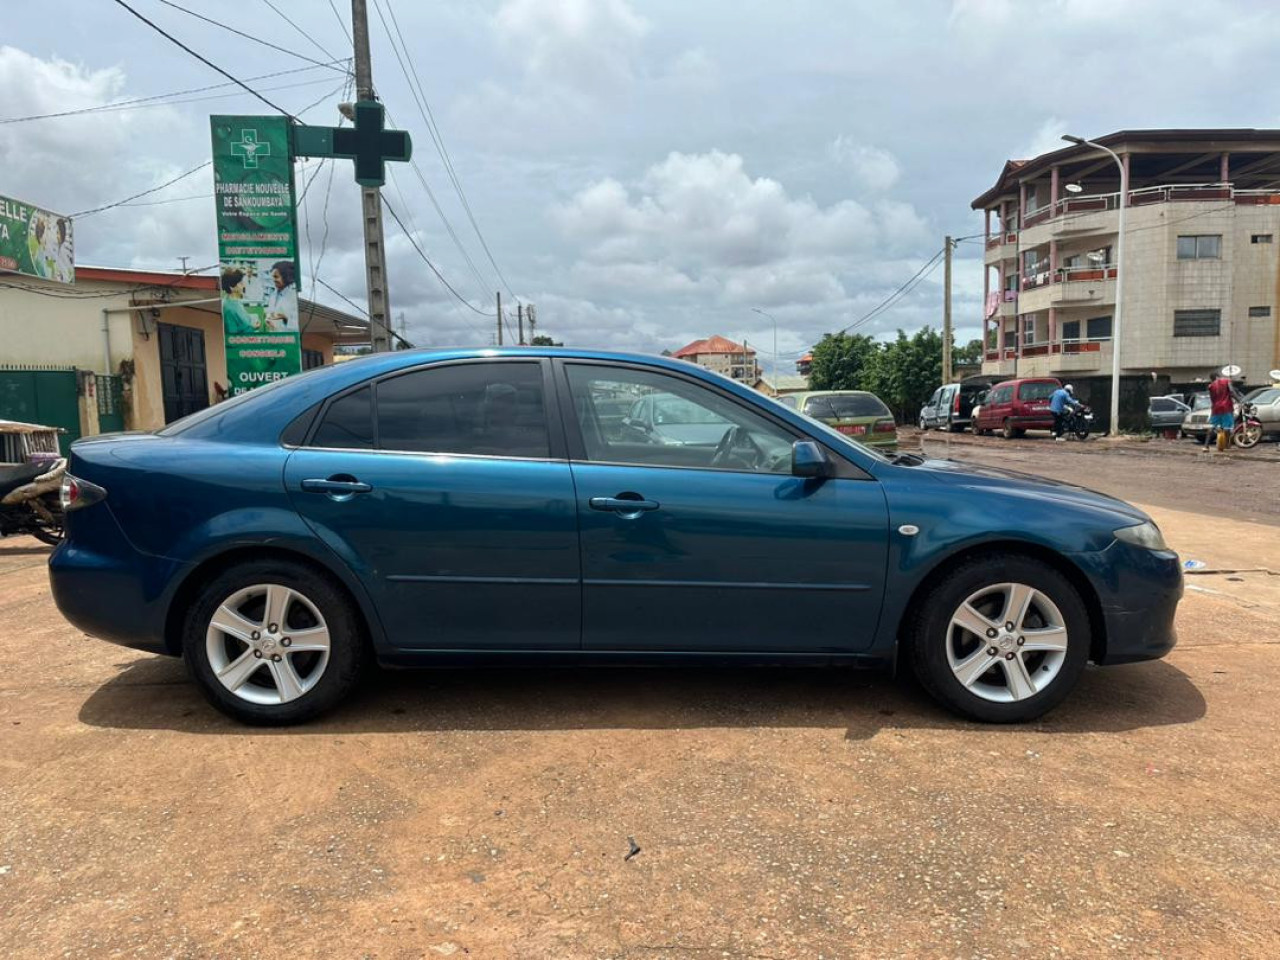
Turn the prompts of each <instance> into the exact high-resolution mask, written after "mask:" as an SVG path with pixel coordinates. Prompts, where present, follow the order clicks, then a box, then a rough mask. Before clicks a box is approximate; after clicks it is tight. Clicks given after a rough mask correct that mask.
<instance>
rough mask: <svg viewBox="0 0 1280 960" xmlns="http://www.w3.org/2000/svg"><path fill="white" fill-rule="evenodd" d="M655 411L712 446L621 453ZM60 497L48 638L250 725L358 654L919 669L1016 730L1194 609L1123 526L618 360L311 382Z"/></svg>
mask: <svg viewBox="0 0 1280 960" xmlns="http://www.w3.org/2000/svg"><path fill="white" fill-rule="evenodd" d="M646 399H649V400H651V401H652V402H653V403H654V404H666V405H668V406H670V407H678V408H679V409H681V410H683V411H685V412H686V413H687V414H689V413H691V415H692V416H693V419H695V420H696V421H697V422H699V423H703V424H714V425H715V426H716V431H717V434H718V436H717V437H716V438H714V441H715V442H714V443H697V444H689V443H671V442H669V438H664V437H663V436H662V435H661V433H660V432H658V431H653V432H645V431H636V430H632V429H629V428H628V427H627V425H626V424H624V423H623V419H625V418H619V416H618V415H617V411H618V409H619V407H620V406H621V407H623V408H624V409H627V408H629V407H630V406H631V405H634V404H635V402H636V401H638V400H646ZM63 502H64V506H65V508H66V511H67V515H66V539H65V541H64V542H63V543H62V545H61V546H59V547H58V549H57V551H56V552H55V553H54V554H53V557H52V558H51V560H50V563H49V567H50V577H51V580H52V584H53V595H54V597H55V599H56V601H57V604H58V607H59V608H60V609H61V611H62V613H63V614H64V615H65V616H66V617H67V618H68V619H69V620H70V621H71V622H72V623H74V624H75V625H77V626H78V627H80V628H81V629H83V630H84V631H85V632H86V633H89V634H92V635H93V636H96V637H100V638H102V639H104V640H108V641H111V642H114V643H119V644H124V645H126V646H130V647H136V648H139V649H142V650H148V651H153V652H156V653H161V654H169V655H173V656H181V657H183V658H184V659H185V661H186V662H187V664H188V667H189V671H190V674H191V676H192V678H193V680H194V681H195V683H196V684H197V685H198V686H199V687H200V689H201V690H202V691H203V693H204V694H205V696H206V697H207V698H208V699H209V701H210V702H211V703H212V704H213V705H214V706H215V707H217V708H218V709H220V710H222V711H224V712H226V713H227V714H230V715H231V716H233V717H236V718H239V719H240V720H243V721H246V722H249V723H261V724H283V723H294V722H299V721H303V720H306V719H308V718H311V717H313V716H316V715H317V714H319V713H321V712H322V711H325V710H327V709H329V708H331V707H333V706H334V705H335V704H336V703H338V702H339V701H340V700H341V699H342V698H343V697H344V696H345V695H346V694H348V693H349V692H350V691H351V689H352V687H353V686H354V685H355V683H356V682H357V680H358V678H359V676H360V674H361V672H362V670H363V668H364V667H366V666H367V665H368V664H369V663H370V662H371V661H374V660H376V661H378V662H380V663H383V664H388V665H395V666H429V665H433V664H443V663H454V664H460V663H478V662H495V661H502V662H513V661H521V660H523V661H529V660H538V661H541V662H544V663H545V662H594V663H602V662H603V663H619V662H628V663H635V662H655V661H665V662H668V663H670V662H694V661H720V662H744V661H752V662H766V663H783V662H785V663H801V662H808V663H844V664H850V665H856V666H866V667H879V668H887V669H893V668H894V667H895V665H896V664H898V663H899V662H907V663H910V664H911V666H912V667H913V668H914V670H915V671H916V673H917V674H918V675H919V677H920V679H921V681H922V682H923V684H924V686H925V687H926V688H927V689H928V690H929V691H930V692H931V693H932V694H933V695H934V696H935V697H936V698H937V699H938V700H939V701H941V702H942V703H943V704H945V705H946V706H948V707H949V708H951V709H952V710H955V711H957V712H959V713H960V714H962V715H964V716H967V717H971V718H975V719H978V720H984V721H993V722H1010V721H1021V720H1028V719H1031V718H1034V717H1037V716H1040V715H1041V714H1043V713H1044V712H1045V711H1046V710H1049V709H1050V708H1052V707H1053V706H1055V705H1056V704H1058V703H1060V702H1061V701H1062V700H1063V698H1064V697H1066V696H1067V694H1068V693H1069V692H1070V690H1071V688H1072V687H1073V686H1074V685H1075V683H1076V681H1077V680H1079V678H1080V675H1081V672H1082V671H1083V670H1084V667H1085V664H1086V662H1087V661H1094V662H1096V663H1103V664H1111V663H1128V662H1132V661H1136V660H1146V659H1152V658H1156V657H1161V656H1163V655H1164V654H1166V653H1167V652H1168V651H1169V650H1170V649H1171V648H1172V646H1173V644H1174V628H1173V621H1174V612H1175V609H1176V607H1177V603H1178V600H1179V598H1180V597H1181V595H1182V574H1181V568H1180V565H1179V563H1178V558H1177V555H1176V554H1174V553H1173V552H1172V551H1170V550H1169V549H1168V548H1167V547H1166V545H1165V543H1164V541H1163V539H1162V537H1161V534H1160V531H1159V530H1158V529H1157V528H1156V526H1155V524H1153V523H1152V522H1151V519H1150V518H1149V517H1147V516H1146V515H1145V514H1144V513H1142V512H1141V511H1140V510H1138V509H1136V508H1134V507H1132V506H1130V505H1129V504H1126V503H1123V502H1122V501H1119V500H1115V499H1112V498H1110V497H1106V496H1103V495H1101V494H1097V493H1092V492H1090V491H1087V490H1083V489H1080V488H1078V487H1073V486H1069V485H1066V484H1061V483H1054V482H1052V481H1048V480H1043V479H1039V478H1034V477H1029V476H1024V475H1019V474H1015V473H1010V472H1006V471H1001V470H992V469H985V468H979V467H976V466H970V465H966V464H963V463H959V462H955V461H950V460H927V459H924V458H923V457H920V456H917V455H914V454H906V453H900V454H896V455H894V456H885V455H882V454H880V453H878V452H875V451H873V450H871V449H869V448H867V447H865V446H862V445H861V444H859V443H857V442H856V441H855V440H852V439H851V438H849V437H846V436H844V435H842V434H840V433H837V432H836V431H834V430H831V429H830V428H828V427H826V426H824V425H823V424H821V423H818V422H816V421H814V420H812V419H810V418H808V417H804V416H801V415H800V414H798V413H796V412H794V411H792V410H789V409H787V408H786V407H784V406H782V405H781V404H778V403H775V402H774V401H772V400H769V399H767V398H765V397H763V396H761V395H760V394H758V393H756V392H755V391H753V390H750V389H748V388H746V387H744V386H742V385H741V384H738V383H735V382H733V381H730V380H727V379H725V378H724V377H721V376H719V375H717V374H714V373H711V372H708V371H706V370H703V369H701V368H699V367H696V366H691V365H690V364H688V363H684V362H681V361H676V360H666V359H662V358H658V357H648V356H633V355H627V354H615V353H598V352H588V351H575V350H537V349H532V350H531V349H518V350H478V351H476V350H473V351H441V352H421V351H418V352H401V353H393V354H382V355H378V356H374V357H369V358H366V359H362V360H357V361H353V362H351V363H346V364H342V365H339V366H335V367H329V368H325V369H322V370H317V371H313V372H311V373H307V374H305V375H302V376H297V377H292V378H289V379H287V380H282V381H279V382H277V383H275V384H272V385H270V386H267V387H263V388H261V389H259V390H256V391H254V392H252V393H249V394H245V395H242V396H239V397H236V398H234V399H232V400H229V401H227V402H225V403H222V404H219V405H217V406H215V407H211V408H210V409H208V410H204V411H201V412H199V413H196V414H194V415H192V416H190V417H187V418H185V419H183V420H179V421H177V422H175V423H172V424H170V425H169V426H167V427H165V428H164V429H163V430H160V431H159V432H158V433H155V434H119V435H114V436H103V437H94V438H88V439H84V440H80V441H78V442H76V443H75V444H74V445H73V446H72V448H71V457H70V464H69V467H68V476H67V479H66V481H65V483H64V488H63ZM900 654H901V656H900Z"/></svg>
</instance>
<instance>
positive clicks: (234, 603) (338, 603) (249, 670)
mask: <svg viewBox="0 0 1280 960" xmlns="http://www.w3.org/2000/svg"><path fill="white" fill-rule="evenodd" d="M182 649H183V656H184V657H185V659H186V661H187V666H188V669H189V670H190V671H191V675H192V677H193V678H194V679H195V681H196V683H197V684H198V685H199V687H200V689H201V691H202V692H203V693H204V695H205V697H207V698H208V700H209V702H210V703H212V704H213V705H214V706H215V707H217V708H218V709H219V710H221V711H222V712H223V713H225V714H227V715H228V716H231V717H234V718H235V719H237V720H241V721H243V722H245V723H254V724H289V723H300V722H302V721H304V720H309V719H311V718H312V717H315V716H317V715H319V714H321V713H323V712H324V711H326V710H328V709H330V708H331V707H333V706H334V705H335V704H337V703H338V702H339V701H340V700H342V698H343V697H345V696H346V695H347V694H348V693H349V692H350V691H351V689H352V688H353V687H354V686H355V684H356V682H357V681H358V680H359V678H360V673H361V670H362V669H363V667H364V663H365V660H366V650H365V643H364V638H363V634H362V631H361V628H360V621H359V619H358V617H357V615H356V613H355V611H354V610H353V609H352V605H351V602H350V600H349V599H348V598H347V596H346V595H345V594H344V593H343V591H342V590H341V589H340V588H339V587H338V586H337V585H336V584H334V583H333V582H332V581H331V580H330V579H329V578H328V577H325V576H322V575H321V574H319V573H316V572H315V571H313V570H312V569H310V568H309V567H306V566H304V565H302V564H298V563H293V562H290V561H286V560H261V561H254V562H252V563H246V564H241V565H239V566H235V567H232V568H230V569H228V570H226V571H224V572H223V573H221V574H220V575H218V576H217V577H215V578H214V579H213V580H212V581H210V582H209V584H208V585H206V586H205V587H204V589H203V590H201V592H200V594H199V595H198V596H197V598H196V600H195V602H194V603H193V604H192V605H191V608H190V610H189V611H188V614H187V620H186V626H185V630H184V633H183V642H182Z"/></svg>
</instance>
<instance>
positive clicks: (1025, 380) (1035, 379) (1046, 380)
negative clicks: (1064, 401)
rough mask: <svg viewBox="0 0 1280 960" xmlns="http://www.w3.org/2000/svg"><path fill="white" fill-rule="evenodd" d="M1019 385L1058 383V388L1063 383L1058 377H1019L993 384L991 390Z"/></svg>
mask: <svg viewBox="0 0 1280 960" xmlns="http://www.w3.org/2000/svg"><path fill="white" fill-rule="evenodd" d="M1019 383H1056V384H1057V385H1058V386H1062V381H1061V380H1059V379H1058V378H1057V377H1017V378H1016V379H1013V380H1001V381H1000V382H999V383H997V384H993V385H992V387H991V389H992V390H994V389H995V388H996V387H1007V386H1009V385H1010V384H1015V385H1016V384H1019Z"/></svg>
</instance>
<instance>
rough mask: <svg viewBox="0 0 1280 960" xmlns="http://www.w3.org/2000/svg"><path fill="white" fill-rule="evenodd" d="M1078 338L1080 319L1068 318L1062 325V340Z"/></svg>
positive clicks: (1068, 341)
mask: <svg viewBox="0 0 1280 960" xmlns="http://www.w3.org/2000/svg"><path fill="white" fill-rule="evenodd" d="M1079 339H1080V321H1079V320H1068V321H1066V322H1065V323H1064V324H1063V325H1062V340H1063V342H1064V343H1071V342H1073V341H1076V340H1079Z"/></svg>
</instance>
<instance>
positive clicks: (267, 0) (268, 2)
mask: <svg viewBox="0 0 1280 960" xmlns="http://www.w3.org/2000/svg"><path fill="white" fill-rule="evenodd" d="M262 2H263V3H265V4H266V5H267V6H268V7H270V8H271V9H272V10H274V11H275V12H276V13H277V14H278V15H279V17H280V18H281V19H282V20H284V22H285V23H287V24H289V26H291V27H293V29H295V30H297V31H298V32H299V33H300V34H302V35H303V36H304V37H306V38H307V39H308V40H310V41H311V43H312V45H313V46H314V47H315V48H316V49H317V50H319V51H320V52H321V53H323V54H324V55H325V56H326V57H328V58H329V59H330V60H332V59H333V54H332V53H330V52H329V51H328V50H326V49H325V48H324V47H322V46H321V45H320V41H319V40H317V39H316V38H315V37H313V36H312V35H311V34H309V33H307V31H305V30H303V29H302V28H301V27H300V26H298V25H297V24H296V23H294V22H293V21H292V20H290V19H289V17H288V16H286V15H285V13H284V12H283V11H282V10H281V9H280V8H279V7H277V6H276V5H275V4H274V3H272V2H271V0H262Z"/></svg>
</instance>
